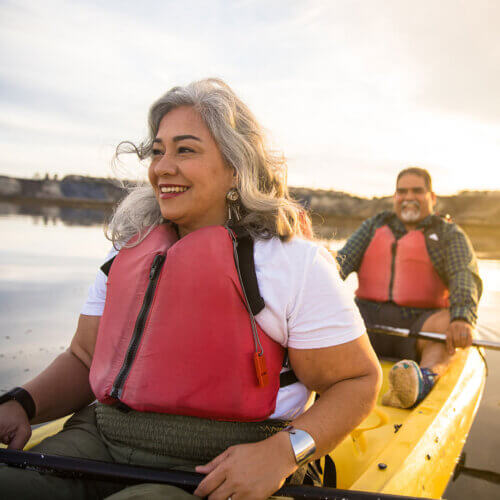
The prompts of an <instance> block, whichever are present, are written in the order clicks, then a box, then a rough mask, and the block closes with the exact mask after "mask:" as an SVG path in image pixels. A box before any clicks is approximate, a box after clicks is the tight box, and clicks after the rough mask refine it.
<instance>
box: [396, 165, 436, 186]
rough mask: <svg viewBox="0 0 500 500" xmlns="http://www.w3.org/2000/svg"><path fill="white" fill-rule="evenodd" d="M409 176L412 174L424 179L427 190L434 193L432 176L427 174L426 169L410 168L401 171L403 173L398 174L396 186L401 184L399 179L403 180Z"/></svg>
mask: <svg viewBox="0 0 500 500" xmlns="http://www.w3.org/2000/svg"><path fill="white" fill-rule="evenodd" d="M407 174H412V175H416V176H418V177H422V179H424V182H425V187H426V188H427V190H428V191H431V192H432V179H431V174H429V172H427V170H425V168H420V167H408V168H405V169H403V170H401V172H399V174H398V178H397V179H396V185H397V183H398V182H399V179H401V177H403V176H404V175H407Z"/></svg>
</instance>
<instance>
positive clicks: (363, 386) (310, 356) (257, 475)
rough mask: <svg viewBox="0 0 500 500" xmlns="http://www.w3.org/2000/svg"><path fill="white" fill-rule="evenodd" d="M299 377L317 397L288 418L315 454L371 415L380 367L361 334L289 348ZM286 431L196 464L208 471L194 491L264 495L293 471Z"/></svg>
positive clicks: (323, 451)
mask: <svg viewBox="0 0 500 500" xmlns="http://www.w3.org/2000/svg"><path fill="white" fill-rule="evenodd" d="M289 358H290V363H291V365H292V367H293V370H294V371H295V373H296V375H297V377H298V378H299V379H300V380H301V382H303V383H304V384H305V385H306V386H307V387H308V388H310V389H312V390H314V391H317V392H319V393H320V394H321V398H320V399H319V400H318V401H316V403H315V404H314V405H313V406H312V407H311V408H310V409H309V410H308V411H307V412H305V413H303V414H302V415H301V416H299V417H298V418H297V419H295V420H294V421H293V422H292V425H293V426H294V427H295V428H297V429H302V430H305V431H307V432H308V433H309V434H310V435H311V436H312V437H313V439H314V441H315V443H316V449H317V451H316V454H315V455H314V456H313V457H312V458H311V460H313V459H315V458H319V457H321V456H323V455H325V454H327V453H329V452H330V451H331V450H332V449H333V448H335V447H336V446H337V445H338V444H339V443H340V442H341V441H342V440H343V439H344V438H345V437H346V436H347V435H348V434H349V432H351V431H352V430H353V429H355V428H356V427H357V426H358V425H359V423H360V422H362V421H363V420H364V419H365V418H366V417H367V416H368V414H369V413H370V411H371V410H372V409H373V407H374V405H375V401H376V398H377V394H378V391H379V389H380V385H381V369H380V365H379V363H378V361H377V358H376V356H375V353H374V352H373V349H372V347H371V345H370V342H369V341H368V337H367V336H366V335H363V336H361V337H359V338H358V339H356V340H353V341H351V342H347V343H345V344H341V345H337V346H333V347H327V348H322V349H304V350H302V349H289ZM296 468H297V466H296V464H295V457H294V454H293V450H292V446H291V444H290V439H289V436H288V433H287V432H278V433H277V434H275V435H274V436H272V437H270V438H268V439H266V440H264V441H261V442H259V443H254V444H245V445H238V446H232V447H230V448H229V449H228V450H226V451H225V452H224V453H222V454H221V455H219V456H218V457H216V458H215V459H214V460H212V462H210V463H208V464H207V465H205V466H201V467H198V468H197V471H198V472H201V473H204V474H207V476H206V478H205V479H204V480H203V481H202V482H201V484H200V486H199V487H198V489H197V490H196V491H195V494H196V495H198V496H200V497H203V496H209V498H210V499H211V500H212V499H219V498H220V499H223V500H226V499H227V498H228V497H230V496H232V495H235V494H236V495H237V497H238V498H245V499H246V498H255V499H264V498H267V497H268V496H270V495H271V494H272V493H273V492H274V491H276V490H277V489H279V488H280V487H281V485H282V484H283V482H284V480H285V479H286V477H287V476H289V475H290V474H292V473H293V472H294V471H295V470H296Z"/></svg>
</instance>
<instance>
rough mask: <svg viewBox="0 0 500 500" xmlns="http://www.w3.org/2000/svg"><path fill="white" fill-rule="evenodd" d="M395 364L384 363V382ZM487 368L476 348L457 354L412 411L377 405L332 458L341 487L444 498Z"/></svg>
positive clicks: (475, 408) (383, 388)
mask: <svg viewBox="0 0 500 500" xmlns="http://www.w3.org/2000/svg"><path fill="white" fill-rule="evenodd" d="M391 366H392V363H390V362H387V361H382V368H383V371H384V384H383V387H382V391H381V394H383V393H384V392H385V391H386V390H387V374H388V372H389V370H390V368H391ZM485 380H486V367H485V363H484V362H483V359H482V356H481V354H480V353H479V351H478V349H476V348H471V349H468V350H464V351H462V350H459V351H458V352H457V355H456V356H455V359H454V361H453V363H452V364H451V366H450V367H449V369H448V371H447V372H446V373H445V375H443V376H442V377H441V378H440V379H439V380H438V381H437V383H436V385H435V386H434V388H433V389H432V391H431V392H430V393H429V395H428V396H427V397H426V398H425V400H424V401H422V403H420V405H418V406H417V407H416V408H413V409H410V410H402V409H399V408H391V407H387V406H382V405H381V404H380V396H379V401H378V404H377V406H376V408H375V410H374V411H373V412H372V413H371V415H370V416H369V417H368V418H367V419H366V420H365V421H364V422H363V423H362V424H361V425H360V426H359V427H358V428H357V429H356V430H355V431H354V432H352V433H351V435H350V436H349V437H348V438H346V439H345V440H344V441H343V442H342V443H341V444H340V445H339V446H338V447H337V448H336V449H335V451H334V452H333V453H332V454H331V456H332V458H333V459H334V461H335V464H336V467H337V487H338V488H342V489H349V490H361V491H370V492H377V493H386V494H393V495H411V496H416V497H427V498H441V495H442V494H443V493H444V490H445V489H446V486H447V484H448V481H449V480H450V478H451V476H452V474H453V470H454V468H455V466H456V464H457V461H458V459H459V457H460V454H461V451H462V448H463V446H464V444H465V440H466V439H467V435H468V433H469V430H470V427H471V425H472V422H473V420H474V416H475V415H476V411H477V409H478V407H479V403H480V401H481V396H482V393H483V389H484V384H485Z"/></svg>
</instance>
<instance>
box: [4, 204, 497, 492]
mask: <svg viewBox="0 0 500 500" xmlns="http://www.w3.org/2000/svg"><path fill="white" fill-rule="evenodd" d="M1 212H2V210H0V213H1ZM5 212H6V211H5V210H4V211H3V215H0V235H1V240H0V394H2V393H3V392H4V391H6V390H8V389H10V388H11V387H13V386H15V385H20V384H22V383H23V382H25V381H27V380H28V379H30V378H32V377H33V376H35V375H36V374H37V373H38V372H39V371H40V370H42V369H43V368H44V367H45V366H47V364H48V363H49V362H50V361H51V360H52V359H53V358H54V357H55V356H57V355H58V354H59V353H60V352H61V351H62V350H63V349H66V347H67V346H68V344H69V342H70V340H71V337H72V335H73V332H74V329H75V326H76V321H77V317H78V314H79V311H80V307H81V305H82V304H83V302H84V300H85V297H86V294H87V288H88V286H89V285H90V283H91V282H92V281H93V279H94V276H95V273H96V271H97V269H98V267H99V266H100V264H101V263H102V259H103V257H104V256H105V255H106V254H107V252H108V250H109V249H110V243H109V242H108V241H107V240H106V239H105V238H104V236H103V231H102V229H101V228H100V227H99V226H96V225H93V223H95V218H96V215H95V214H90V215H89V214H88V213H84V218H83V219H78V217H75V216H74V215H75V214H70V215H71V217H68V216H66V217H63V218H62V219H61V218H59V216H60V213H53V214H52V213H51V212H50V211H49V212H46V213H44V214H43V215H39V216H32V215H31V216H30V215H20V214H19V213H17V214H14V215H9V214H7V213H5ZM78 220H81V221H82V222H83V224H84V225H78ZM85 224H86V225H85ZM338 234H341V233H338ZM341 243H342V241H341V240H337V241H334V242H333V243H332V246H334V247H338V246H339V245H341ZM480 269H481V275H482V277H483V279H484V285H485V293H484V295H483V299H482V302H481V306H480V323H481V325H482V326H484V328H483V330H482V332H481V335H482V336H483V337H484V338H488V339H489V340H497V341H500V336H498V334H495V332H498V331H500V326H499V325H498V320H499V319H500V261H498V260H481V261H480ZM347 286H349V287H350V288H352V289H354V288H355V286H356V280H355V277H351V278H350V279H349V280H348V282H347ZM487 360H488V364H489V376H488V380H487V384H486V390H485V393H484V396H483V400H482V402H481V406H480V408H479V412H478V415H477V417H476V420H475V422H474V425H473V427H472V429H471V432H470V435H469V438H468V440H467V443H466V445H465V452H466V467H468V468H473V469H482V470H489V471H493V472H496V473H499V474H500V460H499V459H500V450H499V448H500V393H499V391H498V390H497V387H498V384H499V383H500V352H493V351H491V352H488V353H487ZM473 495H474V498H476V499H479V498H481V499H482V498H488V499H489V498H500V485H498V484H494V483H493V482H489V481H486V480H483V479H478V478H476V477H472V476H471V475H468V474H461V475H460V476H459V477H458V478H457V480H456V481H455V482H453V483H450V485H449V487H448V489H447V491H446V495H445V497H446V498H449V499H457V500H458V499H461V500H462V499H469V498H471V497H472V496H473Z"/></svg>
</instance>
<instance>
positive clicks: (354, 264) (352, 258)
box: [335, 216, 377, 280]
mask: <svg viewBox="0 0 500 500" xmlns="http://www.w3.org/2000/svg"><path fill="white" fill-rule="evenodd" d="M376 217H377V216H375V217H372V218H370V219H367V220H365V221H364V222H363V224H361V226H359V227H358V229H356V231H355V232H354V233H353V234H352V235H351V237H350V238H349V239H348V240H347V242H346V244H345V245H344V246H343V247H342V248H341V249H340V250H339V251H338V252H337V255H336V257H335V258H336V259H337V263H338V265H339V273H340V277H341V278H342V279H343V280H345V279H346V278H347V276H349V274H351V273H352V272H356V271H357V270H358V269H359V266H360V265H361V261H362V260H363V255H364V254H365V251H366V249H367V248H368V245H369V244H370V241H371V239H372V235H373V228H374V226H375V222H376Z"/></svg>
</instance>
